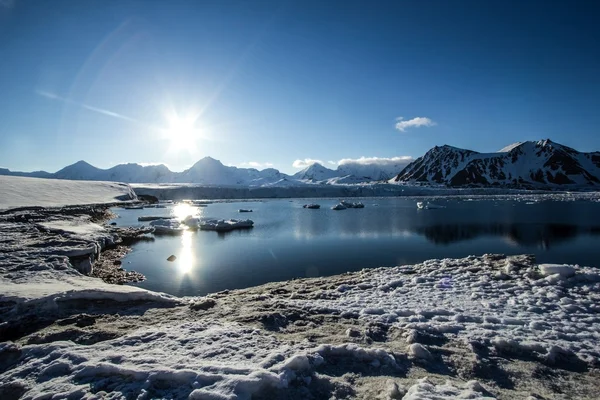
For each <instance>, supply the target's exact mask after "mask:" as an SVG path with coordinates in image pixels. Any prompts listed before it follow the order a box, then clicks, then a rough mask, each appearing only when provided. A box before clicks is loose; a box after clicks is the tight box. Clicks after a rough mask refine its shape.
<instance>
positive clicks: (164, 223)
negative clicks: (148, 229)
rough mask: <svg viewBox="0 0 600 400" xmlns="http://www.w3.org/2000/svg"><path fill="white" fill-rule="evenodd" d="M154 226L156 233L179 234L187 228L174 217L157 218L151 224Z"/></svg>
mask: <svg viewBox="0 0 600 400" xmlns="http://www.w3.org/2000/svg"><path fill="white" fill-rule="evenodd" d="M149 225H150V226H152V227H153V228H154V234H159V235H160V234H162V235H178V234H180V233H182V232H183V231H184V230H185V227H184V226H181V225H182V224H181V223H179V221H177V220H174V219H157V220H154V221H152V222H150V224H149Z"/></svg>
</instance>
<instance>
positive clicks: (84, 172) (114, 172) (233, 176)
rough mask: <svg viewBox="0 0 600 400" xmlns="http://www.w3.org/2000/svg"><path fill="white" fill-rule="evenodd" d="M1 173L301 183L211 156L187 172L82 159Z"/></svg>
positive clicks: (138, 180) (143, 180) (242, 183)
mask: <svg viewBox="0 0 600 400" xmlns="http://www.w3.org/2000/svg"><path fill="white" fill-rule="evenodd" d="M0 175H11V176H29V177H38V178H54V179H70V180H88V181H114V182H126V183H197V184H202V185H215V186H248V187H250V186H252V187H254V186H272V185H278V186H291V185H290V183H291V182H296V185H301V183H300V182H297V181H295V180H293V179H290V177H289V176H288V175H286V174H282V173H281V172H279V171H278V170H276V169H273V168H268V169H264V170H262V171H259V170H257V169H254V168H236V167H228V166H225V165H223V164H222V163H221V162H220V161H219V160H215V159H214V158H211V157H205V158H203V159H201V160H200V161H198V162H197V163H196V164H194V165H193V166H192V167H191V168H189V169H187V170H185V171H183V172H173V171H171V170H169V168H167V167H166V166H165V165H162V164H161V165H139V164H131V163H130V164H119V165H116V166H114V167H112V168H109V169H101V168H97V167H94V166H93V165H91V164H89V163H87V162H85V161H78V162H76V163H75V164H72V165H69V166H67V167H65V168H63V169H61V170H59V171H58V172H55V173H48V172H44V171H38V172H13V171H10V170H8V169H6V168H0Z"/></svg>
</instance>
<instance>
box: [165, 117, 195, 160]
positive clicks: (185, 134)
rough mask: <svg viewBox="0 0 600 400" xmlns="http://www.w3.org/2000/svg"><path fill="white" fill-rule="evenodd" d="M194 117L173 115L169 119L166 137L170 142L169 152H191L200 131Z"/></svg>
mask: <svg viewBox="0 0 600 400" xmlns="http://www.w3.org/2000/svg"><path fill="white" fill-rule="evenodd" d="M196 123H197V121H196V118H195V117H180V116H178V115H173V116H172V117H170V118H169V127H168V129H167V132H166V133H167V137H168V138H169V141H170V150H172V151H180V150H192V149H194V148H195V146H196V141H197V139H198V138H199V136H200V130H199V129H198V128H197V126H196Z"/></svg>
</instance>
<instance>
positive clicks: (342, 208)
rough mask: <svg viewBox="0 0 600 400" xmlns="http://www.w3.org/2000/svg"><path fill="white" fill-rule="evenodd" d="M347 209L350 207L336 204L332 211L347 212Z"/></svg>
mask: <svg viewBox="0 0 600 400" xmlns="http://www.w3.org/2000/svg"><path fill="white" fill-rule="evenodd" d="M346 208H348V207H346V206H345V205H343V204H342V203H340V204H336V205H335V206H333V207H331V209H332V210H345V209H346Z"/></svg>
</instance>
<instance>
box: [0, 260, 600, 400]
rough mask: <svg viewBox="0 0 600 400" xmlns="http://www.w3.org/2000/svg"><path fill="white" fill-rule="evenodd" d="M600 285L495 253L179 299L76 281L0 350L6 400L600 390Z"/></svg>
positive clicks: (582, 275) (590, 273)
mask: <svg viewBox="0 0 600 400" xmlns="http://www.w3.org/2000/svg"><path fill="white" fill-rule="evenodd" d="M599 282H600V273H599V272H598V271H597V270H594V269H591V268H585V267H582V268H579V267H566V266H544V265H542V266H538V265H535V263H534V260H533V259H532V258H531V257H528V256H516V257H504V256H494V255H488V256H483V257H469V258H465V259H458V260H454V259H445V260H430V261H427V262H424V263H422V264H418V265H414V266H400V267H394V268H379V269H371V270H363V271H361V272H357V273H348V274H343V275H338V276H333V277H326V278H312V279H299V280H294V281H288V282H277V283H270V284H266V285H262V286H259V287H255V288H249V289H244V290H237V291H231V292H229V291H225V292H220V293H215V294H212V295H209V296H207V297H203V298H180V299H174V298H173V299H170V300H171V301H169V299H168V298H164V297H161V296H158V297H152V296H151V295H150V292H148V296H146V297H144V296H140V294H139V293H138V294H136V295H134V296H131V295H130V294H123V295H122V296H121V297H118V296H116V293H119V290H120V289H117V288H122V287H120V286H114V288H115V295H113V296H115V297H114V298H113V300H112V301H110V300H109V299H110V298H111V296H110V295H109V294H110V291H111V289H107V292H105V293H104V294H105V295H101V294H100V292H101V290H93V291H89V290H83V291H79V292H77V291H71V292H67V293H65V294H64V295H63V296H62V297H60V296H59V297H54V298H53V299H52V301H53V302H54V303H55V304H56V306H55V307H54V308H49V309H46V310H45V311H44V312H45V315H44V316H43V317H42V316H40V315H38V316H37V318H46V319H47V320H46V321H45V322H44V323H41V321H37V325H38V328H37V329H29V330H25V331H24V332H23V334H22V335H20V336H18V337H14V338H12V341H8V342H4V343H2V344H0V359H3V360H6V361H4V364H3V367H2V370H3V372H2V373H1V374H0V394H6V393H18V394H20V395H22V396H23V397H22V398H36V396H38V395H41V394H48V393H53V394H57V395H58V396H59V397H61V398H94V397H90V396H92V393H96V394H97V395H98V396H100V397H102V396H104V397H107V398H118V397H120V396H125V397H127V398H130V397H135V398H211V399H212V398H219V399H249V398H251V397H252V398H281V399H283V398H297V399H300V398H404V399H428V398H448V399H450V398H486V397H487V398H504V399H518V398H522V399H525V398H529V397H528V396H531V395H533V396H539V397H533V398H572V397H569V395H570V396H574V397H576V398H595V396H596V386H595V385H596V383H597V379H598V370H597V368H598V366H599V365H600V344H599V341H598V335H599V334H598V331H599V329H600V319H599V318H598V316H597V315H598V313H600V309H599V308H598V305H597V304H598V300H600V298H599V296H598V293H599ZM127 297H129V298H127ZM98 300H101V301H100V302H99V301H98ZM27 312H29V313H35V312H37V311H36V310H34V309H31V308H28V309H25V308H22V309H21V310H20V316H19V318H24V322H25V321H27V323H28V324H34V325H36V320H35V319H33V320H32V318H31V315H29V316H27V315H26V314H27ZM5 315H6V314H5ZM3 340H5V339H3ZM9 391H10V392H9ZM99 393H100V394H99ZM102 393H103V394H102ZM567 393H569V395H567ZM436 396H438V397H436ZM440 396H441V397H440ZM461 396H462V397H461ZM3 398H4V397H3Z"/></svg>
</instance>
